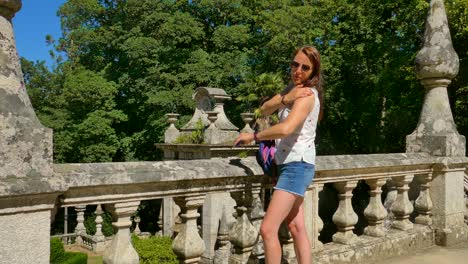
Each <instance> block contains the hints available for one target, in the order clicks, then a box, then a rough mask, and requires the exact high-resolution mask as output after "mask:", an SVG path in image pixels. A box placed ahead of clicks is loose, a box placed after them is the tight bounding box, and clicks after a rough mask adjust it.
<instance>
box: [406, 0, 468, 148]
mask: <svg viewBox="0 0 468 264" xmlns="http://www.w3.org/2000/svg"><path fill="white" fill-rule="evenodd" d="M458 67H459V61H458V55H457V53H455V50H454V49H453V46H452V39H451V37H450V31H449V27H448V22H447V16H446V14H445V7H444V2H443V1H442V0H432V1H431V6H430V9H429V14H428V16H427V21H426V31H425V33H424V47H423V48H422V49H421V50H420V51H419V53H418V54H417V56H416V77H417V78H418V79H420V80H421V83H422V84H423V85H424V87H425V88H426V96H425V98H424V104H423V108H422V112H421V116H420V118H419V123H418V125H417V127H416V130H415V131H414V132H413V133H412V134H411V135H408V136H407V137H406V151H407V152H427V153H430V154H432V155H434V156H465V143H466V142H465V137H464V136H461V135H460V134H458V132H457V129H456V126H455V122H454V121H453V116H452V111H451V109H450V103H449V99H448V94H447V86H448V85H449V84H450V82H451V79H453V78H454V77H455V76H456V75H457V73H458Z"/></svg>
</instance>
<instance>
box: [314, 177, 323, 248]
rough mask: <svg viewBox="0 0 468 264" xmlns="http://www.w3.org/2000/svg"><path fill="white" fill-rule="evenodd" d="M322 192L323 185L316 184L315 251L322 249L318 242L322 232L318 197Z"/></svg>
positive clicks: (320, 243) (321, 244)
mask: <svg viewBox="0 0 468 264" xmlns="http://www.w3.org/2000/svg"><path fill="white" fill-rule="evenodd" d="M321 191H323V184H318V185H317V199H316V202H315V204H316V206H317V209H316V213H315V222H316V228H317V234H316V237H315V249H316V250H320V249H322V248H323V243H322V242H321V241H320V240H319V236H320V232H322V230H323V220H322V218H321V217H320V215H319V197H320V192H321Z"/></svg>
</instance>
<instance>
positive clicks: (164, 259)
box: [132, 235, 179, 264]
mask: <svg viewBox="0 0 468 264" xmlns="http://www.w3.org/2000/svg"><path fill="white" fill-rule="evenodd" d="M132 242H133V246H134V247H135V249H136V251H137V252H138V256H139V257H140V264H163V263H164V264H178V263H179V261H177V256H176V255H175V254H174V252H173V251H172V240H171V238H170V237H165V236H152V237H149V238H143V239H142V238H139V237H137V236H135V235H132Z"/></svg>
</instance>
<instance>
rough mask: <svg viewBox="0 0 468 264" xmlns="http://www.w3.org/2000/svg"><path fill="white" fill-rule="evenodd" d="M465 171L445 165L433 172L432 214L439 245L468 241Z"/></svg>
mask: <svg viewBox="0 0 468 264" xmlns="http://www.w3.org/2000/svg"><path fill="white" fill-rule="evenodd" d="M464 170H465V168H450V165H443V166H440V167H439V166H437V167H436V168H435V170H434V172H433V180H432V182H431V196H432V203H433V209H432V211H431V213H432V226H433V228H434V229H435V231H436V243H437V244H438V245H442V246H450V245H453V244H457V243H459V242H462V241H466V240H467V237H468V228H467V226H466V225H465V223H464V212H465V201H464V192H463V177H464Z"/></svg>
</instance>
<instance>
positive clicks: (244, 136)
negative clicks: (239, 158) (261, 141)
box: [234, 133, 254, 147]
mask: <svg viewBox="0 0 468 264" xmlns="http://www.w3.org/2000/svg"><path fill="white" fill-rule="evenodd" d="M252 141H254V134H253V133H240V134H239V136H237V138H236V139H235V140H234V147H238V146H240V145H247V144H249V143H250V142H252Z"/></svg>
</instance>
